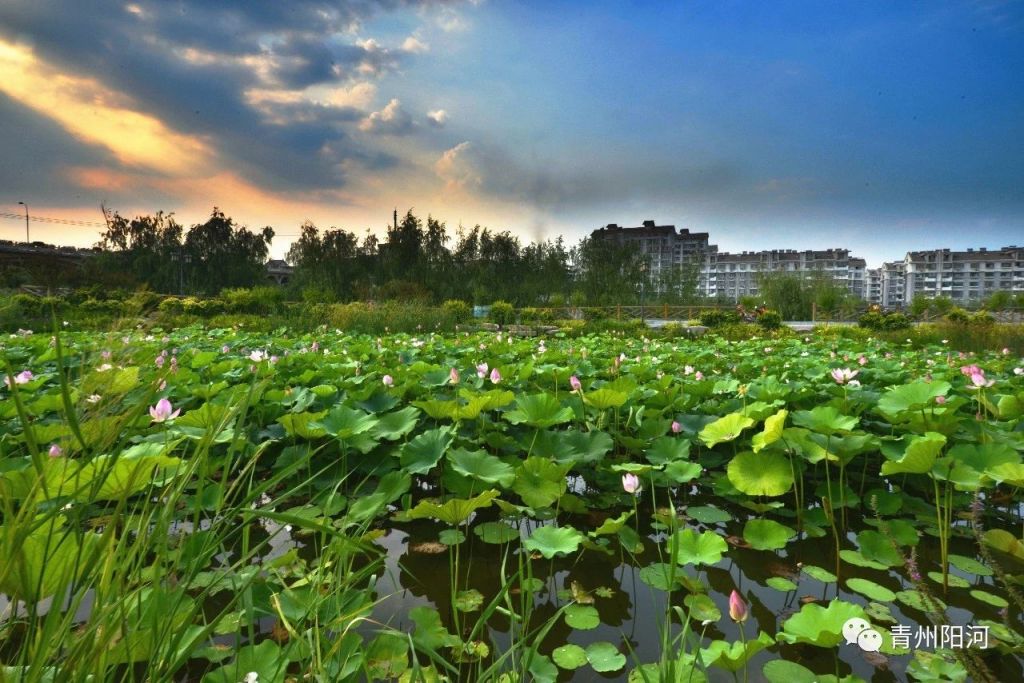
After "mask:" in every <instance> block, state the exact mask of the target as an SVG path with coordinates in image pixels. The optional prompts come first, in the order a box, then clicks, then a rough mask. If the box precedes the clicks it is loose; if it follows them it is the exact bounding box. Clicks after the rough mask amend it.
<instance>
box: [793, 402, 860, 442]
mask: <svg viewBox="0 0 1024 683" xmlns="http://www.w3.org/2000/svg"><path fill="white" fill-rule="evenodd" d="M857 422H858V419H857V418H856V417H852V416H850V415H843V414H842V413H840V412H839V411H838V410H836V409H835V408H834V407H832V406H818V407H816V408H813V409H811V410H798V411H797V412H795V413H793V424H795V425H797V426H798V427H804V428H805V429H810V430H811V431H812V432H817V433H818V434H825V435H826V436H829V435H832V434H838V433H840V432H849V431H850V430H852V429H855V428H856V427H857Z"/></svg>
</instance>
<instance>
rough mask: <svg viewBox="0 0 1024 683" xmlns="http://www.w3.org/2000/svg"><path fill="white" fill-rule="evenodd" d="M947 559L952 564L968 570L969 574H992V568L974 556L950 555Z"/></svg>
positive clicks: (962, 569)
mask: <svg viewBox="0 0 1024 683" xmlns="http://www.w3.org/2000/svg"><path fill="white" fill-rule="evenodd" d="M947 559H948V560H949V563H950V564H951V565H953V566H954V567H956V568H957V569H959V570H960V571H964V572H967V573H968V574H976V575H977V576H992V570H991V569H990V568H988V567H986V566H985V565H983V564H982V563H981V562H978V561H977V560H975V559H974V558H972V557H965V556H963V555H949V556H948V558H947Z"/></svg>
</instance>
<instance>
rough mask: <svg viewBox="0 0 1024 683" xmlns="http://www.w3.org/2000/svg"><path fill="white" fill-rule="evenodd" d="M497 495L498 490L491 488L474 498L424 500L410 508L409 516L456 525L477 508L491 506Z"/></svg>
mask: <svg viewBox="0 0 1024 683" xmlns="http://www.w3.org/2000/svg"><path fill="white" fill-rule="evenodd" d="M497 497H498V492H497V491H495V490H494V489H490V490H488V491H484V492H483V493H481V494H480V495H479V496H476V497H474V498H451V499H449V500H447V501H445V502H444V503H443V504H438V503H434V502H431V501H429V500H423V501H420V502H419V504H418V505H416V507H414V508H413V509H412V510H409V512H408V513H407V517H408V518H409V519H436V520H439V521H441V522H444V523H445V524H450V525H452V526H456V525H458V524H462V523H463V522H465V521H466V520H467V519H469V516H470V515H472V514H473V513H474V512H475V511H476V510H479V509H480V508H485V507H490V505H491V503H493V502H494V499H495V498H497Z"/></svg>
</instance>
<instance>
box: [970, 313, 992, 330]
mask: <svg viewBox="0 0 1024 683" xmlns="http://www.w3.org/2000/svg"><path fill="white" fill-rule="evenodd" d="M968 323H969V324H970V326H971V327H991V326H993V325H995V324H996V319H995V316H993V315H992V314H991V313H989V312H988V311H985V310H981V311H976V312H974V313H972V314H971V316H970V318H969V319H968Z"/></svg>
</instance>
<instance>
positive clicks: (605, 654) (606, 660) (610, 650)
mask: <svg viewBox="0 0 1024 683" xmlns="http://www.w3.org/2000/svg"><path fill="white" fill-rule="evenodd" d="M586 653H587V661H588V662H590V666H592V667H593V668H594V671H597V672H600V673H608V672H610V671H618V670H619V669H621V668H622V667H624V666H626V655H624V654H622V653H621V652H619V650H618V648H616V647H615V646H614V645H612V644H611V643H609V642H606V641H599V642H596V643H591V644H590V645H588V646H587V649H586Z"/></svg>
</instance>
